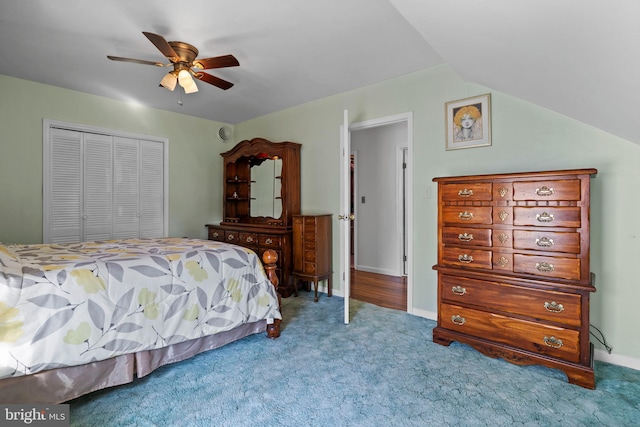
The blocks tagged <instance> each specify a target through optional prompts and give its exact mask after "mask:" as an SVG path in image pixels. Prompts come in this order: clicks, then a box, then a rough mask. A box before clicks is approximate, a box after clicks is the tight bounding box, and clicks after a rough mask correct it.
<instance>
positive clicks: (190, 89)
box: [184, 79, 198, 93]
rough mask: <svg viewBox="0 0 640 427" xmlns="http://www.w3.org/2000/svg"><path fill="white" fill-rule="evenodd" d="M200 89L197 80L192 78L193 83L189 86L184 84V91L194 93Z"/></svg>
mask: <svg viewBox="0 0 640 427" xmlns="http://www.w3.org/2000/svg"><path fill="white" fill-rule="evenodd" d="M197 91H198V86H196V82H195V81H193V79H191V84H190V85H189V86H184V93H193V92H197Z"/></svg>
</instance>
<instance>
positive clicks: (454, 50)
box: [0, 0, 640, 143]
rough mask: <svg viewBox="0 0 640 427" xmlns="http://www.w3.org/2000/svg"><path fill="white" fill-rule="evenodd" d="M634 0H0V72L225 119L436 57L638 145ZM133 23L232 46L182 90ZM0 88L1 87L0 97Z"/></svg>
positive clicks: (203, 50) (637, 13)
mask: <svg viewBox="0 0 640 427" xmlns="http://www.w3.org/2000/svg"><path fill="white" fill-rule="evenodd" d="M638 22H640V2H639V1H638V0H616V1H615V2H611V1H608V0H562V1H558V0H538V1H535V2H531V1H524V0H481V1H478V0H447V1H442V0H324V1H321V2H310V1H304V0H191V1H189V2H177V1H168V0H135V1H132V0H93V1H87V0H55V1H51V0H22V1H8V0H1V2H0V40H1V41H2V42H1V43H0V57H1V58H2V61H0V74H5V75H9V76H14V77H19V78H23V79H26V80H32V81H36V82H41V83H46V84H50V85H54V86H60V87H64V88H68V89H73V90H78V91H81V92H87V93H92V94H96V95H102V96H107V97H110V98H115V99H120V100H131V101H134V102H139V103H141V104H144V105H148V106H150V107H155V108H160V109H165V110H170V111H174V112H179V113H183V114H188V115H192V116H197V117H203V118H207V119H212V120H217V121H221V122H227V123H238V122H241V121H244V120H248V119H251V118H253V117H258V116H261V115H264V114H268V113H271V112H274V111H278V110H281V109H284V108H288V107H292V106H295V105H298V104H301V103H305V102H308V101H312V100H315V99H319V98H323V97H326V96H330V95H333V94H337V93H340V92H344V91H347V90H350V89H354V88H357V87H362V86H366V85H369V84H372V83H375V82H379V81H382V80H386V79H390V78H393V77H397V76H401V75H404V74H408V73H411V72H413V71H417V70H420V69H424V68H428V67H432V66H434V65H437V64H441V63H448V64H449V65H450V66H452V67H453V68H454V69H455V70H456V72H457V73H459V74H460V76H461V77H462V78H463V79H464V80H466V81H468V82H473V83H477V84H480V85H484V86H487V87H489V88H491V89H492V90H496V91H500V92H504V93H507V94H510V95H513V96H516V97H518V98H521V99H524V100H527V101H530V102H533V103H535V104H538V105H541V106H543V107H545V108H548V109H551V110H554V111H556V112H559V113H561V114H564V115H566V116H569V117H572V118H574V119H577V120H580V121H582V122H585V123H588V124H590V125H592V126H595V127H598V128H600V129H602V130H604V131H607V132H609V133H611V134H614V135H617V136H620V137H622V138H625V139H628V140H629V141H633V142H636V143H640V138H639V137H638V132H636V129H635V127H636V121H635V120H634V118H635V117H634V116H635V114H634V113H635V108H636V103H635V101H636V98H637V96H638V95H639V94H640V25H639V24H638ZM142 31H148V32H152V33H156V34H160V35H162V36H164V37H165V38H166V39H167V40H168V41H174V40H177V41H183V42H187V43H190V44H193V45H195V46H196V47H197V48H198V49H199V50H200V55H199V57H200V58H206V57H213V56H219V55H226V54H233V55H234V56H235V57H236V58H237V59H238V60H239V62H240V66H239V67H234V68H226V69H220V70H211V71H209V72H210V73H211V74H213V75H215V76H218V77H221V78H223V79H225V80H228V81H230V82H233V83H234V84H235V86H234V87H232V88H231V89H229V90H227V91H223V90H221V89H218V88H216V87H214V86H210V85H207V84H206V83H204V82H197V83H198V86H199V88H200V90H199V92H197V93H195V94H189V95H184V97H183V105H182V106H179V105H178V102H177V101H178V98H179V95H178V91H177V90H176V91H175V92H169V91H168V90H166V89H164V88H161V87H158V83H159V81H160V79H161V78H162V76H163V75H164V74H165V73H166V72H167V71H168V69H167V68H160V67H153V66H148V65H139V64H131V63H124V62H115V61H109V60H108V59H107V57H106V56H107V55H114V56H122V57H129V58H138V59H144V60H149V61H160V62H165V59H164V57H163V56H162V54H161V53H160V52H159V51H158V50H157V49H156V48H155V46H154V45H153V44H152V43H151V42H149V40H147V38H146V37H144V35H143V34H142ZM0 96H1V95H0Z"/></svg>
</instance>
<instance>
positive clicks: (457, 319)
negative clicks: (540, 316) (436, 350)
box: [451, 314, 553, 338]
mask: <svg viewBox="0 0 640 427" xmlns="http://www.w3.org/2000/svg"><path fill="white" fill-rule="evenodd" d="M451 321H452V322H453V323H455V324H456V325H458V326H461V325H464V322H466V320H465V318H464V317H462V316H460V315H458V314H456V315H455V316H451ZM545 338H546V337H545ZM552 338H553V337H552Z"/></svg>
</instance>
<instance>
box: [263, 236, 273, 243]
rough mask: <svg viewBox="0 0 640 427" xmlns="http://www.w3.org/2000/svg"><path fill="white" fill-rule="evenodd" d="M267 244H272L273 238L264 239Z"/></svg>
mask: <svg viewBox="0 0 640 427" xmlns="http://www.w3.org/2000/svg"><path fill="white" fill-rule="evenodd" d="M264 242H265V243H266V244H267V245H270V244H272V243H273V240H271V238H269V237H267V238H266V239H265V241H264Z"/></svg>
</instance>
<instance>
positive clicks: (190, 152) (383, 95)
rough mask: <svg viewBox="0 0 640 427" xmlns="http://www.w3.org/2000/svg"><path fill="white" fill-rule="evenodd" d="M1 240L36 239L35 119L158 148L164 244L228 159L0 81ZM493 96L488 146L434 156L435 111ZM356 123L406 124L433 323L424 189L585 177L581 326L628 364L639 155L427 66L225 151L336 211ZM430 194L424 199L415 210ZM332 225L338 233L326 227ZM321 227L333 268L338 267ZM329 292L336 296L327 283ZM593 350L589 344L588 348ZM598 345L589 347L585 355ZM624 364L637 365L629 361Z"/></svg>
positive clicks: (110, 110)
mask: <svg viewBox="0 0 640 427" xmlns="http://www.w3.org/2000/svg"><path fill="white" fill-rule="evenodd" d="M0 91H1V93H2V97H0V131H1V132H0V218H1V219H2V221H0V241H3V242H8V243H11V242H22V243H33V242H40V241H41V238H42V119H43V118H46V119H53V120H61V121H68V122H73V123H82V124H87V125H92V126H96V127H103V128H114V129H119V130H124V131H129V132H135V133H143V134H149V135H154V136H162V137H166V138H168V139H169V168H170V171H169V174H170V175H169V176H170V194H169V198H170V200H169V206H170V208H169V215H170V225H169V234H170V235H171V236H189V237H205V236H206V232H205V229H204V224H205V223H208V222H218V221H219V220H220V217H221V215H222V206H221V199H222V195H221V190H222V185H221V175H222V173H221V170H220V168H221V164H222V163H221V160H220V156H219V153H220V152H221V151H226V150H228V149H230V148H231V147H232V146H233V143H232V142H229V143H226V144H221V143H220V142H219V141H218V140H217V139H216V137H215V134H216V131H217V129H218V128H219V127H220V125H221V123H218V122H212V121H207V120H203V119H196V118H190V117H187V116H183V115H179V114H174V113H168V112H165V111H160V110H153V109H147V108H142V107H139V106H135V105H133V104H126V103H122V102H116V101H113V100H110V99H106V98H101V97H96V96H92V95H86V94H82V93H78V92H73V91H68V90H65V89H60V88H55V87H51V86H46V85H41V84H37V83H32V82H27V81H24V80H19V79H15V78H11V77H6V76H0ZM489 92H490V93H491V96H492V116H493V120H492V122H493V124H492V135H493V138H492V139H493V144H492V146H490V147H480V148H472V149H465V150H457V151H445V144H444V139H445V135H444V104H445V102H447V101H452V100H457V99H462V98H466V97H470V96H474V95H479V94H483V93H489ZM344 109H348V110H349V113H350V121H351V122H352V123H353V122H360V121H364V120H371V119H377V118H381V117H385V116H390V115H395V114H401V113H406V112H413V132H414V141H413V159H412V162H413V176H412V179H413V185H414V194H413V207H414V209H413V220H414V223H413V231H414V245H413V248H412V249H413V254H414V263H413V270H412V272H411V273H412V275H413V277H414V294H413V301H414V311H415V312H416V313H433V312H435V311H436V275H435V272H434V271H433V270H432V269H431V266H432V265H433V264H435V262H436V249H437V248H436V214H437V209H436V197H435V194H436V191H435V190H436V187H435V184H434V183H432V178H433V177H436V176H451V175H469V174H482V173H500V172H516V171H535V170H551V169H572V168H591V167H593V168H596V169H598V170H599V173H598V175H597V176H596V177H595V178H594V179H593V180H592V208H591V231H592V247H591V265H592V271H593V272H594V273H595V274H596V287H597V292H596V293H595V294H594V295H593V298H592V302H591V323H592V324H593V325H595V326H597V327H598V328H599V329H600V330H602V332H603V333H604V334H605V336H606V338H607V341H608V342H609V344H611V345H612V346H613V353H615V354H617V355H620V356H622V357H624V356H627V357H629V358H635V359H640V340H638V339H637V338H636V336H637V334H636V333H634V332H633V331H634V330H635V327H636V325H638V324H640V310H637V309H636V307H635V303H636V301H638V300H640V286H638V285H637V277H640V274H639V273H640V272H639V271H638V270H639V269H640V262H637V261H636V259H635V258H636V256H638V255H640V243H639V239H640V230H639V228H640V221H637V220H636V213H637V212H640V195H639V194H638V192H637V188H636V187H637V185H638V183H640V167H638V165H639V164H640V146H639V145H636V144H633V143H631V142H628V141H625V140H622V139H620V138H617V137H614V136H612V135H610V134H607V133H605V132H602V131H600V130H598V129H596V128H593V127H591V126H588V125H586V124H583V123H580V122H577V121H575V120H572V119H569V118H567V117H565V116H562V115H559V114H556V113H554V112H552V111H549V110H546V109H543V108H540V107H537V106H535V105H532V104H529V103H527V102H524V101H522V100H519V99H517V98H513V97H510V96H508V95H505V94H502V93H498V92H494V91H492V90H491V89H490V88H486V87H482V86H477V85H472V84H468V83H465V82H464V81H462V80H461V79H460V78H459V77H458V75H457V74H456V73H455V72H454V71H453V70H452V69H451V68H450V67H448V66H446V65H443V66H437V67H434V68H430V69H427V70H423V71H420V72H417V73H413V74H410V75H407V76H403V77H400V78H396V79H392V80H388V81H385V82H382V83H379V84H376V85H371V86H367V87H364V88H360V89H357V90H353V91H349V92H345V93H341V94H338V95H335V96H331V97H328V98H324V99H321V100H318V101H314V102H310V103H307V104H303V105H300V106H297V107H295V108H290V109H287V110H283V111H280V112H277V113H273V114H270V115H266V116H263V117H259V118H256V119H253V120H249V121H246V122H243V123H240V124H238V125H236V126H235V129H234V132H235V138H234V139H235V141H240V140H243V139H247V138H253V137H257V136H260V137H264V138H267V139H270V140H272V141H284V140H289V141H294V142H299V143H301V144H302V207H303V210H308V211H311V210H324V211H328V212H332V213H334V214H337V213H338V211H339V144H340V135H339V127H340V124H341V123H342V112H343V110H344ZM427 186H429V187H430V189H431V190H432V191H431V194H432V197H431V198H427V197H425V195H424V194H425V189H426V187H427ZM334 225H337V224H336V222H335V221H334ZM338 241H339V239H338V234H337V227H334V256H335V259H334V266H335V269H337V268H338V265H339V263H338V259H337V257H338V253H339V249H338ZM335 279H336V280H334V283H335V286H336V288H337V291H338V293H341V291H340V290H339V281H338V280H337V275H336V277H335ZM594 342H595V341H594ZM596 346H598V347H601V346H599V344H596ZM636 363H637V362H636Z"/></svg>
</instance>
